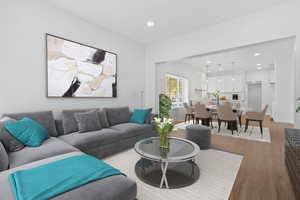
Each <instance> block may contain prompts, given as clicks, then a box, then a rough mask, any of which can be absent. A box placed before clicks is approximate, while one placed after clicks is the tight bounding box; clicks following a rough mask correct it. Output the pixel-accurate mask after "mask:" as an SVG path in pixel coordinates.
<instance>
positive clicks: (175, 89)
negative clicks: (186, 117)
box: [165, 74, 188, 107]
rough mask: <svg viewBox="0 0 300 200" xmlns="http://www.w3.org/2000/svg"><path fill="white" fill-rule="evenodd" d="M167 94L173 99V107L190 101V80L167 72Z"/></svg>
mask: <svg viewBox="0 0 300 200" xmlns="http://www.w3.org/2000/svg"><path fill="white" fill-rule="evenodd" d="M165 78H166V95H167V96H168V97H170V99H171V101H172V107H181V106H183V103H184V102H188V81H187V79H185V78H183V77H179V76H174V75H170V74H166V77H165Z"/></svg>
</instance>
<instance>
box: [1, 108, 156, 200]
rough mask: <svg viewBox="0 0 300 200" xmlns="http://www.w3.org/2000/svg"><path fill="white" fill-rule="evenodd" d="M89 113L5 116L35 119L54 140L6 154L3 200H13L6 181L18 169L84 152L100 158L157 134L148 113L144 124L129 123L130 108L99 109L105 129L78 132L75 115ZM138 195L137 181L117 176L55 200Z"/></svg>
mask: <svg viewBox="0 0 300 200" xmlns="http://www.w3.org/2000/svg"><path fill="white" fill-rule="evenodd" d="M87 110H91V109H85V110H63V111H61V112H60V114H59V115H58V117H56V118H54V117H53V113H52V112H51V111H45V112H32V113H7V114H3V116H7V117H10V118H13V119H17V120H18V119H21V118H23V117H29V118H32V119H33V120H36V121H37V122H39V123H40V124H42V125H43V126H44V127H45V128H46V129H47V130H48V132H49V134H50V136H51V137H50V138H49V139H47V140H46V141H44V143H43V144H42V145H41V146H40V147H24V148H23V149H22V150H19V151H16V152H9V151H8V152H7V155H8V160H9V169H7V170H4V171H2V172H0V185H1V187H0V194H1V199H5V200H13V197H12V193H11V191H10V185H9V183H8V179H7V178H8V175H9V174H10V173H12V172H14V171H16V170H20V169H28V168H32V167H34V166H39V165H42V164H44V163H49V162H52V161H54V160H59V159H62V158H65V157H70V156H73V155H77V154H83V153H86V154H90V155H93V156H95V157H97V158H99V159H101V158H104V157H106V156H109V155H112V154H114V153H117V152H120V151H123V150H125V149H128V148H132V147H133V146H134V144H135V143H136V142H137V141H139V140H140V139H143V138H146V137H153V136H155V135H156V133H155V131H154V129H153V127H152V125H151V120H152V117H153V115H152V114H149V116H148V117H147V120H146V122H145V124H136V123H130V122H129V118H130V115H131V112H130V111H129V108H128V107H120V108H105V109H102V110H100V109H99V119H100V122H101V126H102V129H101V130H97V131H90V132H85V133H79V132H78V127H77V123H76V121H74V120H75V119H74V113H77V112H84V111H87ZM0 142H1V141H0ZM3 146H5V144H3ZM120 170H122V169H120ZM136 193H137V188H136V183H135V182H134V181H132V180H130V179H129V178H127V177H125V176H122V175H117V176H112V177H108V178H105V179H102V180H98V181H94V182H92V183H89V184H87V185H84V186H82V187H79V188H76V189H73V190H71V191H69V192H66V193H63V194H61V195H59V196H57V197H55V198H53V199H72V200H77V199H78V200H79V199H85V200H134V199H135V198H136ZM3 195H4V196H3ZM2 197H3V198H2Z"/></svg>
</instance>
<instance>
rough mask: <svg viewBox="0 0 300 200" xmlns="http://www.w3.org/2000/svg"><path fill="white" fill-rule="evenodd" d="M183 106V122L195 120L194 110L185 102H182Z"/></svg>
mask: <svg viewBox="0 0 300 200" xmlns="http://www.w3.org/2000/svg"><path fill="white" fill-rule="evenodd" d="M183 106H184V108H185V117H184V122H185V123H186V121H188V122H190V120H191V119H192V120H193V123H194V120H195V115H194V110H193V108H192V107H190V106H189V105H188V104H187V103H183Z"/></svg>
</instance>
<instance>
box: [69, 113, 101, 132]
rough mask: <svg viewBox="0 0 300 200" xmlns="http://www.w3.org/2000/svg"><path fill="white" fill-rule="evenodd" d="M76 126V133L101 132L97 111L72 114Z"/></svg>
mask: <svg viewBox="0 0 300 200" xmlns="http://www.w3.org/2000/svg"><path fill="white" fill-rule="evenodd" d="M74 116H75V119H76V121H77V125H78V132H79V133H85V132H89V131H97V130H101V128H102V127H101V124H100V119H99V115H98V110H92V111H88V112H79V113H75V114H74Z"/></svg>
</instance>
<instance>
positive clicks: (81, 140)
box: [59, 128, 122, 151]
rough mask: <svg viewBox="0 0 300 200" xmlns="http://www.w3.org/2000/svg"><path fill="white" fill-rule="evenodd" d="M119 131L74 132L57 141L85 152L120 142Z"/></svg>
mask: <svg viewBox="0 0 300 200" xmlns="http://www.w3.org/2000/svg"><path fill="white" fill-rule="evenodd" d="M121 135H122V132H121V131H118V130H113V129H110V128H104V129H101V130H98V131H91V132H86V133H84V134H81V133H78V132H75V133H71V134H68V135H63V136H60V137H59V139H61V140H63V141H65V142H66V143H68V144H70V145H73V146H75V147H77V148H78V149H80V150H82V151H85V150H88V149H91V148H95V147H98V146H100V145H104V144H109V143H113V142H116V141H119V140H120V137H121Z"/></svg>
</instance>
